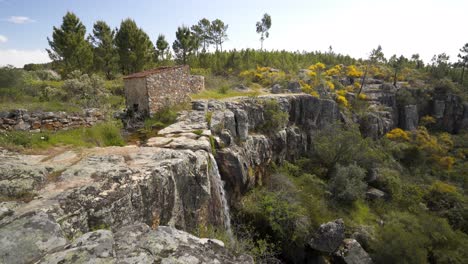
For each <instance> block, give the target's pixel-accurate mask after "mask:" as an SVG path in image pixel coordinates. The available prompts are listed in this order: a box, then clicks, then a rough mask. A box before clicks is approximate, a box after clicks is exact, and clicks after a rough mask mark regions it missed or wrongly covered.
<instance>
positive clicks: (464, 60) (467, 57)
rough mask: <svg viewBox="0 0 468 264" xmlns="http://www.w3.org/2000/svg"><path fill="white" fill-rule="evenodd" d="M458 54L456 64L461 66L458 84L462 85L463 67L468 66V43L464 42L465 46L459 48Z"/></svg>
mask: <svg viewBox="0 0 468 264" xmlns="http://www.w3.org/2000/svg"><path fill="white" fill-rule="evenodd" d="M460 52H461V53H460V54H458V58H459V60H458V65H460V66H461V68H462V72H461V77H460V84H462V85H463V77H464V75H465V69H466V68H467V67H468V43H466V44H465V46H463V47H462V48H461V49H460Z"/></svg>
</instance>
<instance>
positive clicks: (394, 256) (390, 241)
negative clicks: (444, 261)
mask: <svg viewBox="0 0 468 264" xmlns="http://www.w3.org/2000/svg"><path fill="white" fill-rule="evenodd" d="M427 243H428V239H427V237H426V236H424V234H423V228H422V226H421V225H420V224H419V221H418V219H417V218H416V217H415V216H413V215H410V214H407V213H392V214H390V215H388V217H387V218H386V222H385V225H384V226H383V227H382V228H381V229H380V230H379V232H378V240H377V241H376V243H375V244H374V245H373V251H374V252H375V254H374V256H373V258H374V260H375V261H376V263H383V264H385V263H389V264H393V263H426V262H427V251H426V249H425V245H427Z"/></svg>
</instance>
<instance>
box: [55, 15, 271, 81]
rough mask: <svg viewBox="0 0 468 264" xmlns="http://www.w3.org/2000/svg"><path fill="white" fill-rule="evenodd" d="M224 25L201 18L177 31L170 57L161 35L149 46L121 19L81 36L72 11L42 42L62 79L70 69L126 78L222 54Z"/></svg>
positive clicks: (265, 21) (262, 30) (265, 22)
mask: <svg viewBox="0 0 468 264" xmlns="http://www.w3.org/2000/svg"><path fill="white" fill-rule="evenodd" d="M256 26H257V32H258V33H259V34H261V38H260V39H261V42H262V47H263V41H264V39H265V37H266V38H268V36H269V33H268V30H269V28H270V27H271V17H270V16H269V15H268V14H265V15H264V17H263V18H262V20H261V21H260V22H258V23H257V25H256ZM228 28H229V25H227V24H225V23H224V22H223V21H222V20H220V19H215V20H213V21H210V20H208V19H206V18H203V19H201V20H200V21H198V23H197V24H195V25H193V26H191V27H188V26H184V25H182V26H180V27H178V28H177V31H176V33H175V35H176V40H175V41H174V43H173V44H172V50H173V53H172V52H171V50H170V46H169V43H168V42H167V40H166V37H165V36H164V35H163V34H160V35H159V36H158V38H157V40H156V43H155V44H156V45H154V44H153V43H152V42H151V40H150V37H149V36H148V34H147V33H146V32H145V31H143V29H141V28H140V27H138V26H137V24H136V23H135V21H134V20H133V19H130V18H127V19H125V20H123V21H122V22H121V24H120V27H119V28H116V29H111V27H110V26H109V25H108V24H107V23H106V22H104V21H101V20H100V21H97V22H95V23H94V25H93V29H92V34H90V35H89V36H86V27H85V26H84V24H83V23H82V22H81V20H80V19H79V18H78V17H77V16H76V15H75V14H74V13H72V12H67V13H66V15H65V16H64V17H63V21H62V25H61V26H60V27H53V32H52V38H51V39H50V38H47V40H48V42H49V45H50V48H49V49H47V52H48V54H49V57H50V58H51V59H52V61H53V67H54V69H57V70H58V71H59V72H60V73H61V74H62V75H63V76H66V75H68V74H69V73H70V72H72V71H73V70H77V69H78V70H81V71H82V72H90V71H99V72H102V73H103V74H104V75H105V76H106V77H107V78H108V79H111V78H113V77H114V76H115V74H116V73H122V74H130V73H134V72H138V71H141V70H144V69H147V68H150V67H154V66H156V65H161V64H171V63H174V60H173V59H172V54H174V55H175V63H181V64H187V63H188V60H189V58H190V57H191V56H192V55H195V56H198V55H200V54H206V53H208V51H209V49H210V47H214V49H215V52H216V53H218V52H221V53H222V52H223V43H224V42H225V41H226V40H228V34H227V31H228Z"/></svg>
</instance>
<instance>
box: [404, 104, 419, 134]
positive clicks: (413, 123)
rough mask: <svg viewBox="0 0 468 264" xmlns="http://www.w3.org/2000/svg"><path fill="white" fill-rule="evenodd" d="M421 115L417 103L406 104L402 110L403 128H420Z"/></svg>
mask: <svg viewBox="0 0 468 264" xmlns="http://www.w3.org/2000/svg"><path fill="white" fill-rule="evenodd" d="M418 124H419V115H418V107H417V106H416V105H406V106H404V108H403V109H402V112H401V128H402V129H404V130H415V129H416V128H418Z"/></svg>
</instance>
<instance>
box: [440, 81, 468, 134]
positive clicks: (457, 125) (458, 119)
mask: <svg viewBox="0 0 468 264" xmlns="http://www.w3.org/2000/svg"><path fill="white" fill-rule="evenodd" d="M433 96H434V101H433V104H432V116H434V117H435V118H436V126H437V127H438V128H439V129H442V130H444V131H447V132H449V133H458V132H459V131H460V130H462V129H467V128H468V109H467V106H468V103H467V102H462V99H461V98H460V97H459V96H457V95H454V94H452V93H450V92H447V91H445V90H443V89H436V90H435V93H434V95H433Z"/></svg>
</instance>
